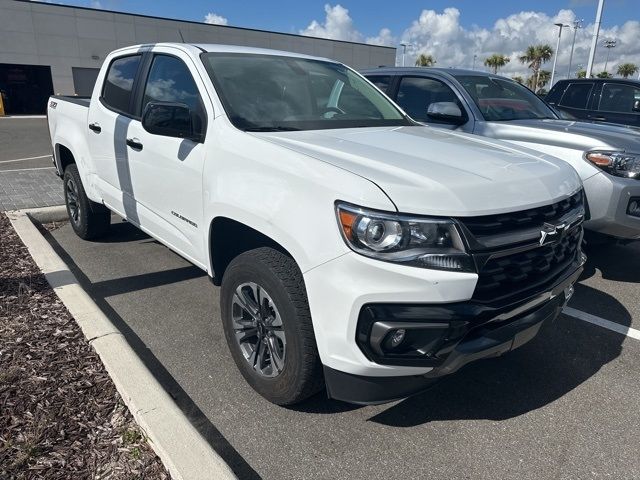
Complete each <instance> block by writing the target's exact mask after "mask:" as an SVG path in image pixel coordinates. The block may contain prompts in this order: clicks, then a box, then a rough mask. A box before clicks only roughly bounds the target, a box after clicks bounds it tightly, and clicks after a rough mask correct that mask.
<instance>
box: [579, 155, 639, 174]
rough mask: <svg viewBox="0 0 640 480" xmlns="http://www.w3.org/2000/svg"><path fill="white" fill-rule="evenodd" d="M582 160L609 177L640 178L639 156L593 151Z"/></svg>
mask: <svg viewBox="0 0 640 480" xmlns="http://www.w3.org/2000/svg"><path fill="white" fill-rule="evenodd" d="M584 158H586V159H587V160H589V161H590V162H591V163H593V164H594V165H596V166H597V167H600V168H601V169H602V170H604V171H605V172H609V173H610V174H611V175H616V176H618V177H627V178H640V154H637V153H626V152H621V151H618V152H615V151H597V150H594V151H591V152H587V153H585V154H584Z"/></svg>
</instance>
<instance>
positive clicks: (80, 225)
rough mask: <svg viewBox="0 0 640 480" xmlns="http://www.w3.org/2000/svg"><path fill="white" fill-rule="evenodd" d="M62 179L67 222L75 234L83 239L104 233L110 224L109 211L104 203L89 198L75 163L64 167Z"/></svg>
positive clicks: (96, 236)
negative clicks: (67, 216)
mask: <svg viewBox="0 0 640 480" xmlns="http://www.w3.org/2000/svg"><path fill="white" fill-rule="evenodd" d="M62 181H63V185H64V200H65V204H66V206H67V214H68V215H69V223H71V227H72V228H73V231H74V232H76V235H78V236H79V237H80V238H82V239H84V240H92V239H94V238H99V237H101V236H103V235H105V234H106V233H107V232H108V231H109V225H110V224H111V212H110V211H109V209H108V208H107V207H105V206H104V205H101V204H99V203H96V202H92V201H91V200H89V197H87V194H86V193H85V191H84V187H83V186H82V180H80V174H79V173H78V167H77V166H76V165H75V164H71V165H69V166H68V167H67V168H65V170H64V176H63V178H62Z"/></svg>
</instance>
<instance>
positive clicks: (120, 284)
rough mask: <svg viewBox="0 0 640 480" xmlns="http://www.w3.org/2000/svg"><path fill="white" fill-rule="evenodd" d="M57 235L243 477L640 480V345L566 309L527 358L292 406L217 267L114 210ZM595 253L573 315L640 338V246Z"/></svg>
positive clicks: (90, 286) (54, 239)
mask: <svg viewBox="0 0 640 480" xmlns="http://www.w3.org/2000/svg"><path fill="white" fill-rule="evenodd" d="M41 133H42V132H40V133H35V132H34V133H33V136H34V137H35V136H36V135H40V134H41ZM45 134H46V132H45ZM3 138H4V137H0V141H2V142H3V145H4V143H5V142H4V140H3ZM19 140H20V139H19ZM21 143H23V144H25V145H29V148H31V147H32V146H33V145H34V144H35V143H36V141H35V140H34V142H21ZM12 148H13V147H12ZM33 151H34V152H35V150H33ZM13 153H14V155H15V156H14V157H13V158H22V157H29V156H35V155H31V153H32V152H27V151H26V150H25V151H21V150H20V148H19V147H17V149H16V150H15V151H14V152H13ZM0 165H2V164H1V163H0ZM47 237H48V240H49V241H50V243H51V244H52V245H53V246H54V247H55V248H56V250H57V251H58V253H59V254H60V255H61V256H62V257H63V258H64V259H65V261H67V263H68V264H69V265H70V266H71V267H72V269H73V270H74V272H75V273H76V275H77V276H78V278H79V279H80V281H81V283H82V284H83V286H84V287H85V289H86V290H87V291H88V292H89V293H90V295H91V296H92V297H93V298H94V300H95V301H96V303H97V304H98V305H99V306H100V308H101V309H102V310H103V311H104V312H105V313H106V314H107V315H108V316H109V317H110V318H111V319H112V321H113V322H114V323H115V324H116V325H118V327H119V328H120V329H121V331H122V332H123V333H124V335H125V337H126V338H127V340H128V341H129V342H130V344H131V345H132V346H133V347H134V348H135V350H136V351H137V352H138V354H139V355H140V356H141V358H142V359H143V360H144V362H145V363H146V364H147V366H148V367H149V368H150V369H151V370H152V372H154V374H155V375H156V376H157V378H158V379H159V380H160V381H161V383H162V384H163V385H164V387H165V388H166V389H167V390H168V391H169V392H170V393H171V394H172V395H173V396H174V398H175V399H176V402H177V403H178V404H179V405H180V407H181V408H182V409H183V410H184V411H185V412H186V413H187V414H188V415H189V417H190V418H191V420H192V421H193V422H194V424H195V425H196V426H197V427H198V428H199V429H200V431H201V432H202V433H203V435H205V437H206V438H207V439H208V440H209V441H210V442H211V443H212V445H214V447H215V448H216V450H217V451H218V452H219V453H220V454H221V455H222V456H223V458H224V459H225V460H226V461H227V462H228V463H229V464H230V465H231V467H232V468H233V469H234V470H235V471H236V473H237V474H238V476H239V477H240V478H242V479H244V478H265V479H289V478H304V479H316V478H317V479H328V478H350V479H361V478H362V479H365V478H366V479H377V478H393V479H395V478H407V477H410V478H434V479H440V478H447V479H464V478H468V479H485V478H486V479H489V478H491V479H496V478H521V479H547V478H548V479H587V478H594V479H601V478H612V479H622V478H624V479H627V478H640V458H639V457H638V445H640V388H639V381H638V378H639V374H640V340H638V339H636V338H632V337H630V336H626V335H623V334H620V333H616V332H614V331H611V330H610V329H607V328H603V327H601V326H598V325H594V324H592V323H588V322H586V321H583V320H581V319H578V318H575V317H574V316H569V315H563V316H561V317H560V318H559V319H558V320H557V321H556V322H555V323H553V324H549V325H546V326H545V327H544V329H543V330H542V332H541V333H540V335H539V336H538V337H537V338H536V339H534V340H533V341H532V342H530V343H529V344H527V345H525V346H524V347H522V348H521V349H519V350H516V351H514V352H512V353H510V354H509V355H507V356H505V357H502V358H497V359H491V360H485V361H481V362H477V363H475V364H472V365H469V366H467V367H465V368H464V369H463V370H461V371H460V372H458V373H457V374H455V375H452V376H450V377H448V378H446V379H443V380H442V381H441V382H439V383H438V384H436V385H435V386H434V387H433V388H431V389H430V390H429V391H427V392H425V393H423V394H420V395H417V396H415V397H412V398H409V399H407V400H404V401H400V402H395V403H391V404H387V405H381V406H371V407H358V406H353V405H348V404H344V403H340V402H335V401H328V400H326V398H324V397H323V396H322V395H317V396H316V397H314V398H312V399H311V400H309V401H308V402H306V403H304V404H302V405H300V406H297V407H296V408H288V409H287V408H281V407H276V406H274V405H272V404H270V403H268V402H267V401H265V400H263V399H262V398H261V397H260V396H258V395H257V394H256V393H254V391H253V390H252V389H251V388H250V387H249V386H248V385H247V384H246V383H245V382H244V380H243V378H242V376H241V375H240V374H239V372H238V371H237V369H236V367H235V364H234V363H233V361H232V359H231V356H230V355H229V353H228V350H227V347H226V343H225V340H224V334H223V331H222V326H221V324H220V321H219V307H218V294H219V289H218V288H217V287H214V286H213V285H212V284H211V283H210V282H209V281H208V279H207V277H206V276H205V275H204V273H203V272H201V271H200V270H198V269H197V268H196V267H193V266H191V265H190V264H189V263H188V262H186V261H185V260H183V259H182V258H181V257H179V256H178V255H176V254H174V253H173V252H171V251H170V250H168V249H167V248H165V247H163V246H162V245H160V244H159V243H158V242H156V241H155V240H153V239H151V238H149V237H148V236H146V235H145V234H143V233H142V232H140V231H139V230H137V229H136V228H134V227H132V226H131V225H130V224H128V223H126V222H123V221H121V220H119V219H117V218H116V217H114V219H113V226H112V231H111V234H110V235H109V236H108V237H106V238H104V239H102V240H101V241H98V242H85V241H82V240H80V239H79V238H78V237H76V236H75V235H74V234H73V232H72V230H71V228H70V227H69V226H68V225H67V226H63V227H62V228H59V229H57V230H54V231H53V232H51V233H50V234H48V236H47ZM589 254H590V256H589V262H588V264H587V268H586V270H585V273H584V275H583V277H582V278H581V280H580V282H579V284H578V285H577V287H576V293H575V295H574V297H573V299H572V300H571V303H570V306H571V307H572V308H573V309H575V310H577V311H578V312H585V313H588V314H591V315H595V316H597V317H599V318H602V319H605V320H608V321H611V322H615V324H617V325H618V326H620V328H621V329H622V330H625V329H626V328H627V327H632V328H635V329H639V328H640V305H638V300H637V299H638V296H639V294H640V243H638V244H631V245H626V246H622V245H620V246H613V247H606V248H603V249H602V250H597V249H593V250H591V251H590V252H589Z"/></svg>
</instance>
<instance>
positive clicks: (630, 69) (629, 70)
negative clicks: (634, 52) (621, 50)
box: [618, 63, 638, 78]
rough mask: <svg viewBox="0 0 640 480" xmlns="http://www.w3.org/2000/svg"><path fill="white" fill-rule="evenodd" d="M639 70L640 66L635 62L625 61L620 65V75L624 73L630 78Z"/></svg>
mask: <svg viewBox="0 0 640 480" xmlns="http://www.w3.org/2000/svg"><path fill="white" fill-rule="evenodd" d="M637 71H638V66H637V65H635V64H633V63H623V64H622V65H618V75H622V76H623V77H624V78H629V77H630V76H631V75H635V73H636V72H637Z"/></svg>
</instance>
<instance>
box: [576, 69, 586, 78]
mask: <svg viewBox="0 0 640 480" xmlns="http://www.w3.org/2000/svg"><path fill="white" fill-rule="evenodd" d="M576 77H578V78H587V71H586V70H578V71H577V72H576Z"/></svg>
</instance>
